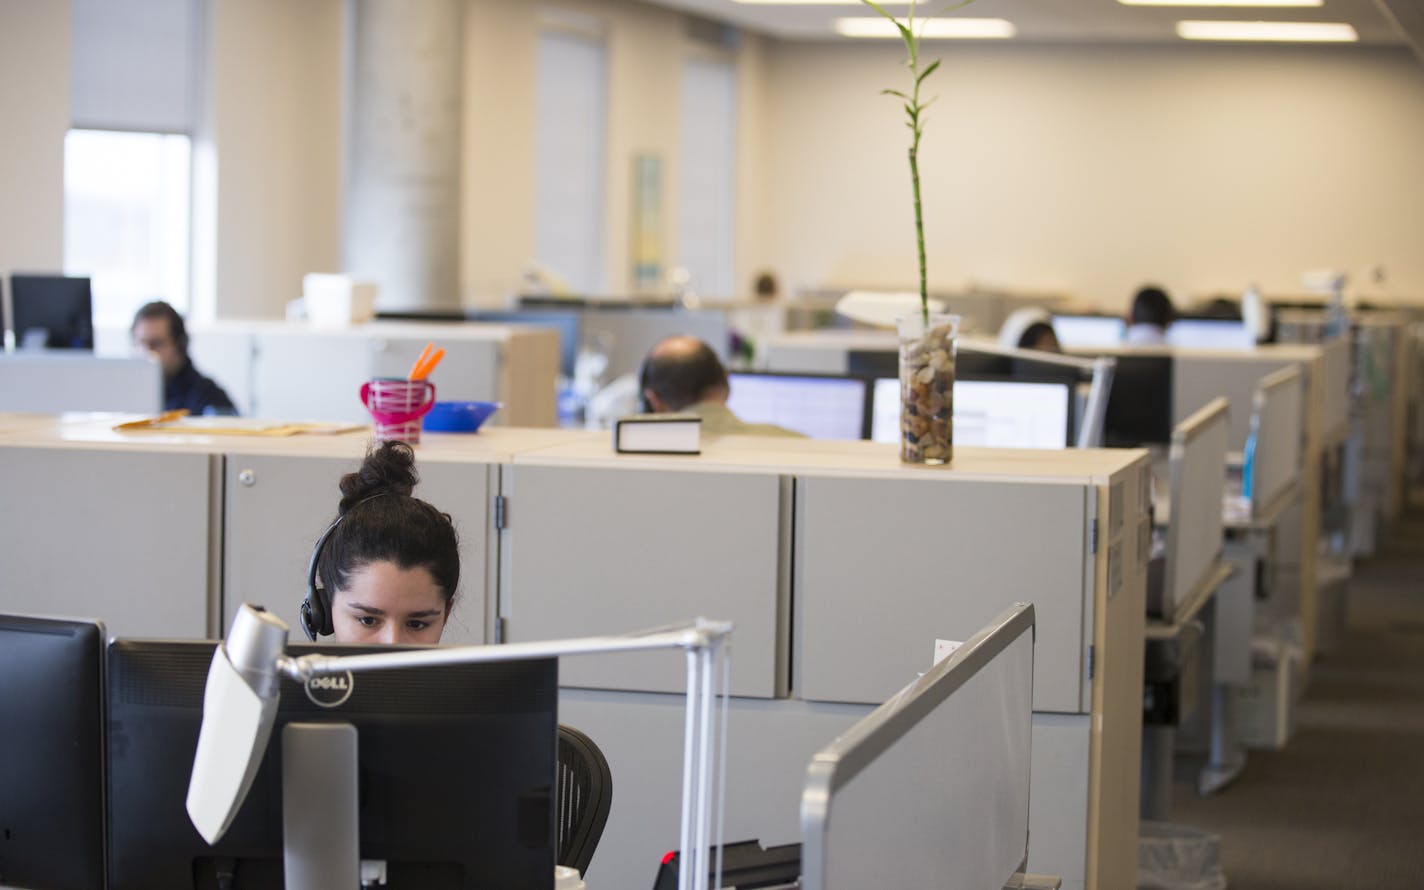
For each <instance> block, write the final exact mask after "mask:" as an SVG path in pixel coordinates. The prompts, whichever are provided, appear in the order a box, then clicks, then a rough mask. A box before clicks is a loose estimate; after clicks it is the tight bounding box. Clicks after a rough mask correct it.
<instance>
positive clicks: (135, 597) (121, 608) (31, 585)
mask: <svg viewBox="0 0 1424 890" xmlns="http://www.w3.org/2000/svg"><path fill="white" fill-rule="evenodd" d="M54 426H55V424H54V420H53V418H50V419H49V422H48V423H43V424H41V423H33V424H21V423H15V424H14V425H13V426H11V430H10V432H8V433H6V434H3V435H0V452H3V453H0V491H3V492H4V502H5V508H4V509H3V510H0V566H3V567H4V568H3V571H4V582H3V583H0V612H10V613H19V614H42V615H55V616H71V617H95V618H100V619H102V620H103V622H104V624H105V625H106V626H107V627H108V629H109V632H110V633H113V634H116V635H122V636H150V637H155V636H156V637H181V638H202V637H204V636H208V635H210V634H211V633H212V631H213V626H212V624H211V623H210V615H211V614H213V612H214V610H215V608H216V603H217V601H218V597H219V596H220V593H221V578H220V576H219V575H218V574H216V572H215V567H216V566H217V565H218V554H220V553H221V548H222V531H223V524H222V513H221V504H222V500H221V495H220V493H218V486H219V485H220V479H221V460H220V458H218V457H217V456H215V455H214V454H213V453H212V452H211V451H209V450H208V449H206V448H203V447H189V446H186V445H172V446H170V447H166V448H154V447H151V444H150V443H147V442H138V443H133V444H127V443H121V442H118V441H109V442H107V443H103V444H93V443H84V442H66V441H64V439H63V437H62V436H58V435H54Z"/></svg>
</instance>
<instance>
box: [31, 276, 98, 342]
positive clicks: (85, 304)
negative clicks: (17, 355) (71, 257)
mask: <svg viewBox="0 0 1424 890" xmlns="http://www.w3.org/2000/svg"><path fill="white" fill-rule="evenodd" d="M10 316H11V323H12V325H13V327H14V330H15V345H16V346H17V347H19V348H20V349H88V350H91V351H92V350H93V349H94V310H93V307H92V303H91V300H90V296H89V279H88V278H66V277H64V276H62V275H11V276H10Z"/></svg>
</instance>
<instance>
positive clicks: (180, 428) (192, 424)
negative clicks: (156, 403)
mask: <svg viewBox="0 0 1424 890" xmlns="http://www.w3.org/2000/svg"><path fill="white" fill-rule="evenodd" d="M361 428H362V426H361V424H355V423H317V422H310V421H307V422H300V423H291V422H286V421H278V420H259V419H257V418H253V417H213V416H203V417H192V416H190V415H189V414H188V413H187V412H186V411H165V412H164V413H162V414H159V415H158V416H156V417H146V418H144V419H142V420H132V421H129V422H127V423H121V424H118V425H116V426H115V427H114V431H115V432H119V433H142V432H162V433H193V434H196V435H205V436H297V435H309V436H329V435H333V434H335V433H345V432H349V431H351V430H359V429H361Z"/></svg>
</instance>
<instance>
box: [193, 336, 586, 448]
mask: <svg viewBox="0 0 1424 890" xmlns="http://www.w3.org/2000/svg"><path fill="white" fill-rule="evenodd" d="M190 333H191V336H192V344H191V346H190V348H189V349H190V352H191V354H192V356H193V361H194V363H195V364H196V365H197V366H198V368H199V369H200V370H201V371H203V373H205V374H207V375H209V376H211V377H213V378H214V379H215V380H217V381H218V383H219V384H221V385H222V386H223V387H224V388H225V389H227V390H228V394H229V395H230V396H232V398H233V401H234V402H235V403H236V404H237V407H238V410H239V411H240V412H241V413H242V414H244V415H249V416H259V417H270V418H282V419H287V420H327V421H342V422H351V423H366V422H369V420H370V415H369V414H368V413H367V410H366V408H365V406H364V405H362V404H361V399H360V395H359V390H360V387H361V384H362V383H363V382H365V381H366V380H369V379H371V378H373V377H401V378H404V377H405V376H406V375H407V374H408V373H409V372H410V369H411V366H412V365H413V364H414V363H415V359H416V358H417V357H418V356H419V355H420V352H421V350H422V349H423V348H424V347H425V344H427V343H432V342H433V343H435V344H436V345H438V346H440V347H442V348H443V349H444V350H445V357H444V359H443V360H442V361H441V363H440V366H439V367H438V368H436V370H435V372H434V373H433V374H432V375H431V378H430V379H431V381H432V382H434V383H435V385H436V397H437V398H438V399H440V400H441V401H493V402H502V403H503V407H502V408H501V409H500V411H499V412H498V413H496V414H495V415H494V416H493V417H492V418H491V420H490V421H489V422H490V423H491V424H492V425H496V426H499V425H504V426H531V427H535V426H550V427H551V426H554V425H555V419H556V416H555V410H554V408H555V404H554V403H555V398H556V395H557V393H556V380H557V376H558V371H559V348H560V347H559V335H558V332H557V331H554V330H552V329H549V328H542V327H534V326H520V325H494V324H490V325H487V324H476V323H469V324H457V323H444V324H437V323H420V322H396V321H384V322H371V323H369V324H363V325H353V326H351V327H347V328H323V327H317V326H313V325H308V324H289V323H285V322H268V321H223V322H214V323H212V324H208V325H195V326H194V327H193V328H192V330H191V331H190Z"/></svg>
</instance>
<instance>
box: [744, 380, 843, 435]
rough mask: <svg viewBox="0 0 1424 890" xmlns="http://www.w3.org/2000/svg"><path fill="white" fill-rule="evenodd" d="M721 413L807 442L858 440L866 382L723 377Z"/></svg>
mask: <svg viewBox="0 0 1424 890" xmlns="http://www.w3.org/2000/svg"><path fill="white" fill-rule="evenodd" d="M727 379H728V383H729V384H730V385H731V395H730V396H729V397H728V399H727V407H728V408H729V409H730V410H731V412H732V413H733V414H735V415H737V417H738V418H740V419H741V420H744V421H746V422H747V423H771V424H776V425H777V426H782V427H786V428H787V429H790V430H795V431H796V432H798V433H802V434H804V435H807V436H810V437H811V438H813V439H860V438H863V433H864V430H865V393H866V381H865V380H862V379H860V378H857V377H838V376H834V375H816V374H744V373H737V374H729V375H727Z"/></svg>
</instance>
